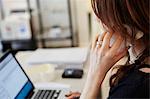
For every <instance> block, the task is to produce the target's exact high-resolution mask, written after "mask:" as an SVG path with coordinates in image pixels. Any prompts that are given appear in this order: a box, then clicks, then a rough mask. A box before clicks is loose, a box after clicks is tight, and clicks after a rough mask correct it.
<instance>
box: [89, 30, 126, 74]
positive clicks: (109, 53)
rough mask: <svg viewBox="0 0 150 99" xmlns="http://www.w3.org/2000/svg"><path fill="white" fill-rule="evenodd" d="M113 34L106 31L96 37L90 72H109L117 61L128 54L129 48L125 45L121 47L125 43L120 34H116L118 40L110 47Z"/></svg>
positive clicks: (91, 54)
mask: <svg viewBox="0 0 150 99" xmlns="http://www.w3.org/2000/svg"><path fill="white" fill-rule="evenodd" d="M112 35H113V34H112V33H108V32H105V33H103V34H102V35H101V36H100V35H98V36H97V37H96V39H95V41H94V43H93V44H92V48H91V53H90V71H89V72H90V73H92V74H93V73H95V72H100V71H103V72H104V73H105V72H108V71H109V70H110V68H111V67H112V66H113V65H114V64H115V63H116V62H118V61H119V60H120V59H121V58H122V57H124V56H125V55H126V52H127V48H125V46H124V48H121V46H122V44H124V39H123V38H122V37H121V36H120V35H118V34H114V35H115V37H116V40H115V42H114V43H113V45H112V46H111V47H110V39H111V37H112ZM97 42H99V44H97ZM100 43H101V44H100ZM124 45H125V44H124ZM120 48H121V49H120Z"/></svg>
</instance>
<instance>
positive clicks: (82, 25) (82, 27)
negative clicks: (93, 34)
mask: <svg viewBox="0 0 150 99" xmlns="http://www.w3.org/2000/svg"><path fill="white" fill-rule="evenodd" d="M88 4H89V3H88V1H87V0H76V10H77V28H78V38H79V46H88V45H89V29H88V28H89V23H88V13H89V9H88Z"/></svg>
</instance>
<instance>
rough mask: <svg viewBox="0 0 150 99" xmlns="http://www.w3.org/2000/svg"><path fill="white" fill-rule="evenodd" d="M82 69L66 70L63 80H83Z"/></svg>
mask: <svg viewBox="0 0 150 99" xmlns="http://www.w3.org/2000/svg"><path fill="white" fill-rule="evenodd" d="M82 76H83V70H82V69H65V70H64V73H63V74H62V78H82Z"/></svg>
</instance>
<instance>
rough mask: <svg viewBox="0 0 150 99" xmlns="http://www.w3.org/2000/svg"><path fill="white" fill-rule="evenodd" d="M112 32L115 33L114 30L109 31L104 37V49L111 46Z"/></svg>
mask: <svg viewBox="0 0 150 99" xmlns="http://www.w3.org/2000/svg"><path fill="white" fill-rule="evenodd" d="M112 34H113V33H112V32H111V33H109V32H107V33H106V35H105V37H104V40H103V44H102V47H103V48H104V49H106V48H109V44H110V39H111V37H112Z"/></svg>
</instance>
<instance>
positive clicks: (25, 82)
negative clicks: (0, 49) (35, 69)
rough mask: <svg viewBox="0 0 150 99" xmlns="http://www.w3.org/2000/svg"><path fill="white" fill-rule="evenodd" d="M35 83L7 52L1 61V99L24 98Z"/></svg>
mask: <svg viewBox="0 0 150 99" xmlns="http://www.w3.org/2000/svg"><path fill="white" fill-rule="evenodd" d="M32 89H33V85H32V83H31V82H30V80H29V79H28V77H27V76H26V75H25V73H24V71H23V70H22V68H21V67H20V65H19V64H18V62H17V61H16V59H15V58H14V57H13V55H12V54H10V53H9V54H7V55H6V57H5V58H3V60H2V61H1V62H0V99H14V98H16V99H23V98H25V97H26V96H27V95H28V94H29V92H30V91H31V90H32Z"/></svg>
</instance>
